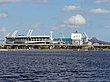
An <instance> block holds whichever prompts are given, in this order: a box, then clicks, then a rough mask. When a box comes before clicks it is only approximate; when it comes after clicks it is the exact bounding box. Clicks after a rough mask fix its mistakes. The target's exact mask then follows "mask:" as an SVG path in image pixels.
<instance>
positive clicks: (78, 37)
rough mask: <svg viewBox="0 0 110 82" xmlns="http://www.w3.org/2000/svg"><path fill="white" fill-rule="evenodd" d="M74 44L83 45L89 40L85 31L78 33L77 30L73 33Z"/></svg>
mask: <svg viewBox="0 0 110 82" xmlns="http://www.w3.org/2000/svg"><path fill="white" fill-rule="evenodd" d="M71 39H72V44H73V45H82V44H84V43H86V42H87V41H88V37H87V35H86V34H85V33H83V34H82V33H78V32H77V31H76V32H74V33H72V34H71Z"/></svg>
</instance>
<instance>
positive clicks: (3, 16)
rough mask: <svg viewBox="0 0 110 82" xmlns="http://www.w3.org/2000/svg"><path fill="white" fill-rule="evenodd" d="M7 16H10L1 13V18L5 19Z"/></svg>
mask: <svg viewBox="0 0 110 82" xmlns="http://www.w3.org/2000/svg"><path fill="white" fill-rule="evenodd" d="M7 16H8V14H7V13H0V18H5V17H7Z"/></svg>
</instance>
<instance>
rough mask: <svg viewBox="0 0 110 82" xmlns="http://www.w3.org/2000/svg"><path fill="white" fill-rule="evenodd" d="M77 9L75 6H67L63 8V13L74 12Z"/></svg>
mask: <svg viewBox="0 0 110 82" xmlns="http://www.w3.org/2000/svg"><path fill="white" fill-rule="evenodd" d="M78 9H79V7H77V6H74V5H68V6H65V7H64V8H63V11H75V10H78Z"/></svg>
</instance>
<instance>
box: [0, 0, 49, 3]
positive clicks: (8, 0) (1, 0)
mask: <svg viewBox="0 0 110 82" xmlns="http://www.w3.org/2000/svg"><path fill="white" fill-rule="evenodd" d="M47 1H48V0H0V3H1V4H6V3H16V2H37V3H45V2H47Z"/></svg>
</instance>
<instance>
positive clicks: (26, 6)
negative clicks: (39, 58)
mask: <svg viewBox="0 0 110 82" xmlns="http://www.w3.org/2000/svg"><path fill="white" fill-rule="evenodd" d="M29 29H33V30H34V32H33V35H35V34H36V35H37V34H41V35H42V34H49V32H50V31H53V35H54V37H55V38H57V37H61V35H60V34H61V33H62V34H63V36H64V37H70V35H71V33H72V32H74V31H75V30H78V31H80V32H86V33H87V35H88V36H89V38H91V37H97V38H98V39H100V40H106V41H110V36H109V35H110V0H0V38H1V39H2V38H3V37H4V36H5V35H6V34H8V33H9V32H13V31H15V30H19V33H20V34H26V33H27V32H28V30H29Z"/></svg>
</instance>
